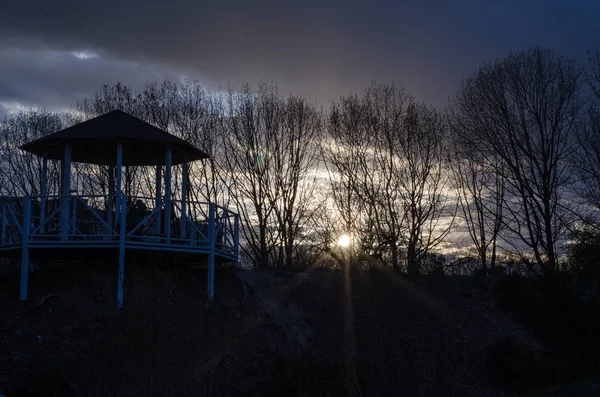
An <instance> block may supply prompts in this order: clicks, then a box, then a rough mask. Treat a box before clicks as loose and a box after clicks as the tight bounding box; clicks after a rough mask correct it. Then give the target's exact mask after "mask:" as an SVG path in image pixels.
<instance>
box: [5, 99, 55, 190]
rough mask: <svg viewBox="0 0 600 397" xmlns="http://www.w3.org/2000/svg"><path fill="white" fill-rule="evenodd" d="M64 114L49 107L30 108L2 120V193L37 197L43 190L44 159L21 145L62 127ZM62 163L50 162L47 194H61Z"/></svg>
mask: <svg viewBox="0 0 600 397" xmlns="http://www.w3.org/2000/svg"><path fill="white" fill-rule="evenodd" d="M62 126H63V122H62V119H61V116H60V115H58V114H56V113H52V112H50V111H47V110H29V111H27V112H20V113H18V114H16V115H14V116H12V117H8V118H5V119H4V121H3V122H1V123H0V139H1V140H2V142H1V143H0V195H7V196H27V195H34V196H37V195H39V194H40V193H41V191H40V187H41V186H40V182H41V180H42V169H43V160H42V158H40V157H37V156H34V155H32V154H29V153H26V152H23V151H22V150H21V149H19V146H21V145H23V144H25V143H27V142H29V141H32V140H35V139H38V138H41V137H43V136H45V135H48V134H50V133H53V132H56V131H59V130H60V129H62ZM59 175H60V165H59V164H58V162H56V161H49V163H48V176H47V178H48V182H47V194H57V193H58V191H59V190H58V187H59V180H58V178H59Z"/></svg>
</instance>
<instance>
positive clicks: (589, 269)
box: [569, 228, 600, 278]
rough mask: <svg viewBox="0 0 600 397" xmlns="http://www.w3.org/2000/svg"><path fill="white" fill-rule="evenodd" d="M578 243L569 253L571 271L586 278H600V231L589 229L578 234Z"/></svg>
mask: <svg viewBox="0 0 600 397" xmlns="http://www.w3.org/2000/svg"><path fill="white" fill-rule="evenodd" d="M575 237H576V238H577V241H578V242H577V243H576V244H575V245H574V246H573V247H572V249H571V252H570V253H569V265H570V267H571V270H572V271H574V272H577V273H579V274H581V275H583V276H585V277H593V278H598V276H600V231H599V230H598V229H595V228H587V229H584V230H582V231H579V232H576V233H575Z"/></svg>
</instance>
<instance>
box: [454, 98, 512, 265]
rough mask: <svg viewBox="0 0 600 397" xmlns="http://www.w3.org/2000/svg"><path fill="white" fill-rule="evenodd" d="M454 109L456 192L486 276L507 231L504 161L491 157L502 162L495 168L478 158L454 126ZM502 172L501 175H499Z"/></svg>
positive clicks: (458, 128) (495, 164) (463, 217)
mask: <svg viewBox="0 0 600 397" xmlns="http://www.w3.org/2000/svg"><path fill="white" fill-rule="evenodd" d="M454 121H455V117H453V115H452V109H450V111H449V124H450V125H451V126H452V135H451V137H452V139H451V141H450V145H449V147H450V148H451V150H450V153H449V157H450V159H449V160H450V164H451V169H452V172H453V182H454V188H455V190H456V192H457V193H458V204H459V209H460V213H461V215H462V216H461V218H462V219H463V221H464V224H465V226H466V228H467V231H468V234H469V237H470V239H471V242H472V243H473V245H474V247H475V250H476V252H477V256H478V257H479V261H480V262H479V263H480V268H481V270H482V271H483V272H484V273H487V271H488V256H490V258H489V268H491V269H494V268H495V266H496V258H497V253H498V241H499V238H500V233H501V232H502V229H503V228H504V220H503V208H504V193H505V181H504V176H503V175H504V172H503V167H502V163H501V162H502V160H501V159H499V158H497V157H494V156H493V154H492V153H490V154H489V156H488V160H490V161H495V162H500V163H494V164H493V166H492V167H490V166H488V165H487V164H486V163H485V161H484V160H483V159H482V158H481V156H479V155H478V153H477V151H476V150H474V149H473V148H472V147H471V145H470V142H469V141H468V140H463V139H462V137H463V134H462V131H461V127H460V125H456V124H454ZM497 169H499V170H500V171H501V172H496V170H497Z"/></svg>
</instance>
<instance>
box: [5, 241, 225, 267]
mask: <svg viewBox="0 0 600 397" xmlns="http://www.w3.org/2000/svg"><path fill="white" fill-rule="evenodd" d="M21 254H22V247H21V246H20V245H19V246H12V247H4V248H0V257H6V258H12V259H15V260H19V259H21ZM208 257H209V253H208V252H202V251H193V252H192V251H180V250H175V249H168V248H165V247H151V246H127V248H126V249H125V260H126V261H129V260H148V261H162V262H167V261H173V262H175V263H181V264H191V265H207V264H208V259H209V258H208ZM29 259H30V261H33V262H38V263H41V264H43V263H56V262H64V263H76V262H77V263H82V264H85V263H99V262H102V263H115V264H116V263H118V262H119V248H118V246H107V245H104V246H100V247H89V246H88V247H72V246H70V247H58V246H52V247H43V246H30V247H29ZM235 262H236V259H235V258H234V257H233V255H232V254H231V253H227V252H224V251H220V250H215V265H217V266H224V265H227V264H231V263H235Z"/></svg>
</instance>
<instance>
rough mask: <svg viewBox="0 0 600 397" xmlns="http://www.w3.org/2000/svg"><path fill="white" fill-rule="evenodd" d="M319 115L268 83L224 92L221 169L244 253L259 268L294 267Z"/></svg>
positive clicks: (306, 212) (305, 214)
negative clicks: (239, 224)
mask: <svg viewBox="0 0 600 397" xmlns="http://www.w3.org/2000/svg"><path fill="white" fill-rule="evenodd" d="M319 118H320V116H319V114H318V112H317V111H316V110H315V109H314V108H313V107H312V106H310V105H309V104H308V103H307V102H306V101H305V100H303V99H300V98H296V97H291V98H289V99H288V100H287V101H286V100H283V99H282V98H281V96H280V95H279V94H278V92H277V90H276V88H275V87H272V86H268V85H264V84H263V85H260V86H259V87H258V89H257V90H253V89H251V88H250V87H249V86H248V85H246V86H244V87H243V88H242V90H241V91H240V92H239V93H234V92H233V91H231V92H230V94H229V99H228V104H227V117H222V118H221V122H222V128H221V131H222V135H223V136H224V138H225V150H226V151H225V154H224V155H225V163H224V166H223V167H222V168H223V169H225V170H226V171H227V173H226V175H225V178H226V179H229V180H231V181H232V183H231V184H229V188H230V191H229V193H230V197H231V198H232V200H234V202H235V204H236V206H237V208H238V210H239V211H240V213H241V214H242V220H243V223H244V227H243V229H242V233H243V235H244V240H245V247H244V250H245V253H246V254H247V255H248V257H249V258H250V259H251V260H252V261H253V263H254V264H255V265H256V266H258V267H264V266H267V265H269V264H272V265H284V264H285V265H287V266H291V265H293V262H294V260H293V258H294V251H295V249H296V247H297V245H298V244H299V242H300V241H299V240H300V239H301V238H302V236H303V232H302V231H303V227H302V226H303V223H304V222H305V221H306V219H307V217H308V215H309V210H310V208H311V205H312V204H311V203H313V195H312V191H313V189H314V184H312V183H311V178H312V177H313V174H312V172H313V171H314V169H315V167H316V164H317V160H318V156H317V154H318V150H317V149H318V146H317V142H316V141H315V140H316V139H317V138H318V134H319V131H320V130H319V129H320V120H319Z"/></svg>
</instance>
